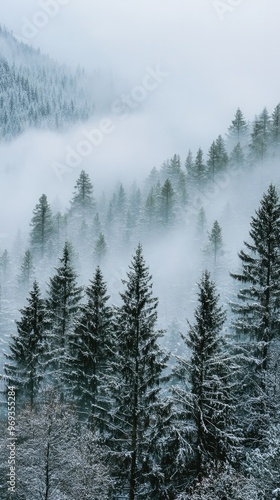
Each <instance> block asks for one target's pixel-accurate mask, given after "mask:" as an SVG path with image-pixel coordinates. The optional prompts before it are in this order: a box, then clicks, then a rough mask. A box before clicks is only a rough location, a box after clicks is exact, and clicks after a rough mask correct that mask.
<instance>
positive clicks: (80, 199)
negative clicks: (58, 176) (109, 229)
mask: <svg viewBox="0 0 280 500" xmlns="http://www.w3.org/2000/svg"><path fill="white" fill-rule="evenodd" d="M70 203H71V204H70V209H69V214H70V216H71V217H74V218H77V219H78V220H80V221H81V222H82V221H83V220H84V221H86V222H87V221H91V218H92V217H93V215H94V212H95V200H94V197H93V185H92V183H91V180H90V178H89V175H88V174H87V173H86V172H85V171H84V170H82V171H81V173H80V175H79V178H78V180H77V182H76V185H75V188H74V193H73V198H72V200H71V202H70Z"/></svg>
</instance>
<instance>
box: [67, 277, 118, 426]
mask: <svg viewBox="0 0 280 500" xmlns="http://www.w3.org/2000/svg"><path fill="white" fill-rule="evenodd" d="M86 299H87V302H86V303H85V304H83V305H81V306H80V309H79V313H78V315H77V319H76V321H75V329H74V332H73V336H72V337H71V340H70V356H71V365H72V370H71V373H70V374H69V375H70V381H71V387H72V389H71V391H72V393H73V396H74V400H75V401H76V404H77V407H78V410H79V413H80V414H81V416H82V417H83V418H86V419H87V420H88V421H90V422H91V424H92V425H93V426H94V425H97V423H98V424H99V427H100V426H101V427H102V425H101V422H102V418H103V417H104V415H101V418H100V419H98V422H97V421H94V415H95V414H97V413H98V414H100V410H101V408H102V407H103V405H104V401H105V400H106V398H105V397H104V393H103V395H102V383H103V379H104V376H105V375H106V374H107V373H108V371H109V367H110V360H112V356H113V355H114V354H113V352H112V309H111V308H110V307H109V306H108V304H107V302H108V299H109V296H108V295H107V287H106V283H105V281H104V278H103V275H102V272H101V270H100V268H99V267H97V268H96V271H95V274H94V277H93V280H91V281H90V283H89V286H88V287H87V288H86Z"/></svg>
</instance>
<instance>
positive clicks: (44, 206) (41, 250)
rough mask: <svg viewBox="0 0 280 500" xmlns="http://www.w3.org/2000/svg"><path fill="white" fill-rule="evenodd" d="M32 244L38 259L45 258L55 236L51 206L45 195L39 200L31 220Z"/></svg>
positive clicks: (32, 249)
mask: <svg viewBox="0 0 280 500" xmlns="http://www.w3.org/2000/svg"><path fill="white" fill-rule="evenodd" d="M30 225H31V228H32V229H31V233H30V244H31V251H32V252H34V255H36V257H41V258H43V257H45V255H46V253H47V251H48V249H49V246H50V240H51V237H52V235H53V220H52V213H51V209H50V206H49V204H48V200H47V197H46V195H45V194H42V196H41V197H40V198H39V203H38V204H37V205H36V207H35V209H34V210H33V217H32V219H31V223H30Z"/></svg>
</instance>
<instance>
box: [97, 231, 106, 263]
mask: <svg viewBox="0 0 280 500" xmlns="http://www.w3.org/2000/svg"><path fill="white" fill-rule="evenodd" d="M106 253H107V245H106V241H105V236H104V234H103V233H100V234H99V237H98V240H97V241H96V243H95V247H94V255H95V257H96V259H97V261H98V263H100V262H101V260H102V259H103V258H104V257H105V255H106Z"/></svg>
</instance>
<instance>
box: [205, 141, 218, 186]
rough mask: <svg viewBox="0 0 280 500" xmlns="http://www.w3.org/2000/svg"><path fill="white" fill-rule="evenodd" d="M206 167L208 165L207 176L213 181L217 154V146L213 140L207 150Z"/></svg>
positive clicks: (216, 165)
mask: <svg viewBox="0 0 280 500" xmlns="http://www.w3.org/2000/svg"><path fill="white" fill-rule="evenodd" d="M207 167H208V176H209V178H211V179H212V181H213V182H214V181H215V176H216V173H217V168H218V155H217V148H216V143H215V141H213V142H212V144H211V146H210V149H209V152H208V160H207Z"/></svg>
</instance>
